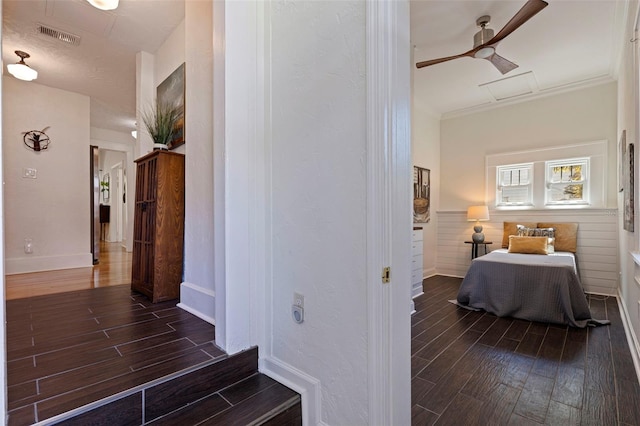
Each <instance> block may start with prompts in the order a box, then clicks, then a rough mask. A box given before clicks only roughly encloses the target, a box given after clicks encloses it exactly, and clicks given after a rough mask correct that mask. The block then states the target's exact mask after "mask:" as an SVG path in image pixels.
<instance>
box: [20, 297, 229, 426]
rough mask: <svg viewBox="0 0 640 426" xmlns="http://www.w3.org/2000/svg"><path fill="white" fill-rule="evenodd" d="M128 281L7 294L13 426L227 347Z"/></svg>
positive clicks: (172, 304)
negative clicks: (132, 287) (22, 296)
mask: <svg viewBox="0 0 640 426" xmlns="http://www.w3.org/2000/svg"><path fill="white" fill-rule="evenodd" d="M175 304H176V301H171V302H164V303H157V304H152V303H150V301H149V300H148V299H147V298H146V297H144V296H142V295H139V294H137V293H132V292H131V290H130V288H129V286H128V285H121V286H114V287H104V288H96V289H92V290H80V291H73V292H68V293H60V294H53V295H47V296H38V297H30V298H25V299H16V300H9V301H7V352H8V353H7V361H8V362H7V377H8V402H9V407H8V408H9V414H10V418H9V419H10V420H9V423H10V424H11V425H28V424H32V423H34V422H36V421H41V420H43V419H46V418H50V417H52V416H55V415H58V414H60V413H62V412H66V411H68V410H70V409H73V408H76V407H79V406H82V405H84V404H86V403H88V402H91V401H95V400H98V399H101V398H104V397H106V396H109V395H113V394H115V393H117V392H120V391H123V390H125V389H129V388H132V387H134V386H138V385H140V384H141V383H145V382H148V381H150V380H153V379H156V378H159V377H163V376H166V375H167V374H170V373H173V372H176V371H181V370H184V369H186V368H190V367H193V366H195V365H199V364H202V363H203V362H207V361H210V360H213V359H216V358H218V357H224V356H226V354H225V353H224V352H223V351H222V350H220V349H219V348H218V347H217V346H216V345H215V342H214V337H215V330H214V327H213V326H212V325H211V324H208V323H206V322H204V321H202V320H200V319H198V318H197V317H195V316H193V315H191V314H189V313H188V312H185V311H184V310H182V309H179V308H177V307H176V306H175Z"/></svg>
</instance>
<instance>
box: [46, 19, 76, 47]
mask: <svg viewBox="0 0 640 426" xmlns="http://www.w3.org/2000/svg"><path fill="white" fill-rule="evenodd" d="M36 32H37V33H38V34H41V35H45V36H47V37H51V38H55V39H56V40H60V41H62V42H64V43H67V44H71V45H73V46H78V45H79V44H80V36H77V35H73V34H70V33H65V32H64V31H60V30H56V29H55V28H51V27H47V26H46V25H43V24H38V25H37V26H36Z"/></svg>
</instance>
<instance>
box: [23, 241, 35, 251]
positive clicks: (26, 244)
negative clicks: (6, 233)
mask: <svg viewBox="0 0 640 426" xmlns="http://www.w3.org/2000/svg"><path fill="white" fill-rule="evenodd" d="M24 252H25V253H26V254H31V253H33V240H32V239H31V238H25V239H24Z"/></svg>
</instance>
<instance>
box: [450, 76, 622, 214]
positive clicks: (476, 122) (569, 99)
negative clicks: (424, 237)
mask: <svg viewBox="0 0 640 426" xmlns="http://www.w3.org/2000/svg"><path fill="white" fill-rule="evenodd" d="M616 90H617V89H616V84H615V83H608V84H603V85H599V86H594V87H590V88H586V89H582V90H576V91H572V92H567V93H562V94H558V95H555V96H549V97H545V98H541V99H537V100H533V101H529V102H524V103H520V104H515V105H510V106H505V107H502V108H496V109H491V110H488V111H484V112H479V113H476V114H471V115H465V116H462V117H457V118H450V119H446V120H442V127H441V148H440V149H441V151H440V152H441V155H440V161H441V163H442V164H446V165H447V166H446V167H444V168H443V169H442V171H441V175H440V177H441V186H440V209H442V210H465V211H466V209H467V207H468V206H470V205H475V204H483V203H484V201H485V156H486V155H488V154H497V153H505V152H514V151H523V150H528V149H535V148H541V147H552V146H558V145H569V144H572V143H575V142H592V141H599V140H607V141H608V142H609V151H608V153H609V162H608V174H607V185H606V189H607V196H606V206H605V207H610V208H613V207H616V206H617V201H616V197H617V188H616V185H617V168H616V147H617V139H618V138H617V136H616V135H617V132H616V113H617V105H616Z"/></svg>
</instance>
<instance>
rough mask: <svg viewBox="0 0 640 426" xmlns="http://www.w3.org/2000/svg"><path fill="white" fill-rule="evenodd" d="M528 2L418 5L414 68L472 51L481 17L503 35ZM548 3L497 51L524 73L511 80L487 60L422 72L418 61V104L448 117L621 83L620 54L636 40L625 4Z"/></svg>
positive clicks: (429, 0) (414, 7)
mask: <svg viewBox="0 0 640 426" xmlns="http://www.w3.org/2000/svg"><path fill="white" fill-rule="evenodd" d="M525 3H526V0H508V1H486V0H474V1H459V0H447V1H433V0H417V1H412V2H411V41H412V44H413V45H414V46H415V48H414V52H413V55H414V62H420V61H424V60H429V59H435V58H440V57H445V56H451V55H455V54H459V53H463V52H466V51H468V50H469V49H471V48H472V47H473V35H474V34H475V33H476V32H477V31H478V30H479V28H478V27H477V26H476V23H475V22H476V19H477V18H478V17H480V16H482V15H490V16H491V22H490V24H489V27H490V28H492V29H494V31H495V32H496V33H497V32H498V31H499V30H500V29H501V28H502V27H503V26H504V25H505V24H506V23H507V22H508V21H509V19H511V17H512V16H513V15H514V14H515V13H516V12H517V11H518V10H520V8H521V7H522V6H523V5H524V4H525ZM548 3H549V5H548V6H547V7H546V8H545V9H543V10H542V11H541V12H539V13H538V14H537V15H535V16H534V17H533V18H531V20H529V21H528V22H526V23H525V24H524V25H523V26H521V27H520V28H518V29H517V30H516V31H515V32H513V33H511V35H509V36H508V37H507V38H506V39H504V40H503V41H502V42H500V44H499V45H498V47H497V53H498V54H500V55H501V56H503V57H505V58H507V59H509V60H510V61H512V62H515V63H516V64H518V65H519V67H518V68H516V69H515V70H513V71H511V72H509V73H507V74H506V75H504V76H503V75H502V74H500V72H499V71H498V70H497V69H496V68H495V67H493V65H492V64H491V63H489V62H488V61H486V60H483V59H474V58H469V57H465V58H460V59H455V60H452V61H448V62H444V63H440V64H437V65H432V66H428V67H425V68H421V69H416V68H415V63H414V64H413V72H414V100H415V102H416V103H418V104H419V105H420V106H421V107H423V108H425V109H427V110H430V111H431V112H433V113H435V114H438V115H441V116H443V117H447V116H453V115H456V114H463V113H467V112H472V111H477V110H480V109H483V108H487V107H493V106H495V105H499V104H501V103H502V104H504V103H506V102H513V101H517V100H522V99H531V98H532V97H534V96H540V95H546V94H549V93H553V92H555V91H559V90H566V89H569V88H575V87H580V86H583V85H589V84H597V83H602V82H605V81H613V80H615V79H617V63H618V59H619V55H620V48H621V47H622V46H623V44H624V43H625V42H627V41H628V40H626V39H625V37H624V34H623V33H622V30H623V28H624V19H626V15H625V9H626V4H625V2H624V1H622V0H620V1H614V0H611V1H601V0H548ZM504 79H507V80H506V81H503V80H504Z"/></svg>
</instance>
